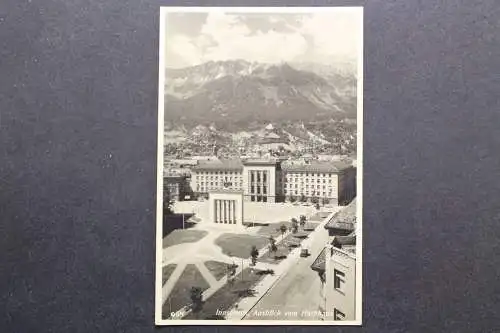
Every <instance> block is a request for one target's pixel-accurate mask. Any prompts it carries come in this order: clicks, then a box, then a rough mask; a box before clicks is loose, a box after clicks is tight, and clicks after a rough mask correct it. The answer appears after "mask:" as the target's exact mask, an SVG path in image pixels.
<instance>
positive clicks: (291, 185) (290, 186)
mask: <svg viewBox="0 0 500 333" xmlns="http://www.w3.org/2000/svg"><path fill="white" fill-rule="evenodd" d="M320 186H321V185H316V188H317V189H320V188H321V187H320ZM298 187H299V186H298V184H295V186H294V184H289V185H288V186H287V185H286V184H285V186H284V188H290V189H291V188H298ZM300 188H304V185H302V186H300ZM305 188H306V189H309V185H306V187H305ZM322 188H323V189H325V188H326V185H323V187H322ZM311 189H314V185H312V184H311ZM328 189H330V190H331V189H332V186H331V185H330V186H328Z"/></svg>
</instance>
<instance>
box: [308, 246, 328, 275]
mask: <svg viewBox="0 0 500 333" xmlns="http://www.w3.org/2000/svg"><path fill="white" fill-rule="evenodd" d="M326 250H327V248H326V247H325V248H324V249H323V250H322V251H321V252H320V253H319V255H318V256H317V257H316V259H315V260H314V262H313V263H312V265H311V269H312V270H313V271H316V272H320V273H321V272H324V271H325V260H326Z"/></svg>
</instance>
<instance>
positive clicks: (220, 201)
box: [217, 200, 222, 223]
mask: <svg viewBox="0 0 500 333" xmlns="http://www.w3.org/2000/svg"><path fill="white" fill-rule="evenodd" d="M217 202H218V203H219V205H218V206H219V220H218V221H219V223H222V200H217Z"/></svg>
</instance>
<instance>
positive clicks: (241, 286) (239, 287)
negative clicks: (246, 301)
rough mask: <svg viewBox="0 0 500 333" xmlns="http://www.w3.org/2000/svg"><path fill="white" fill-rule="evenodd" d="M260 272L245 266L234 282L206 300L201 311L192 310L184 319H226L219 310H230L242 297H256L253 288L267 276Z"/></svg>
mask: <svg viewBox="0 0 500 333" xmlns="http://www.w3.org/2000/svg"><path fill="white" fill-rule="evenodd" d="M259 272H261V271H259V270H256V269H253V268H245V269H244V270H243V274H238V276H237V277H236V278H235V280H234V282H233V283H227V284H225V285H224V286H223V287H222V288H221V289H219V290H217V291H216V292H215V294H213V295H212V297H210V298H209V299H208V300H206V302H205V303H204V304H203V308H202V309H201V311H199V312H198V313H192V312H191V313H189V314H188V315H187V316H186V317H184V318H183V319H224V318H222V317H220V316H217V310H220V311H228V310H229V309H231V308H232V306H233V305H234V304H235V303H236V302H238V301H239V300H240V299H243V298H245V297H254V296H253V293H254V290H253V288H254V287H255V286H256V285H257V284H258V283H259V281H261V280H262V279H263V278H264V277H265V276H266V275H265V274H259ZM242 276H243V278H242Z"/></svg>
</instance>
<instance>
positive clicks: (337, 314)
mask: <svg viewBox="0 0 500 333" xmlns="http://www.w3.org/2000/svg"><path fill="white" fill-rule="evenodd" d="M344 319H345V314H344V313H343V312H342V311H340V310H339V309H337V308H334V309H333V320H344Z"/></svg>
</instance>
